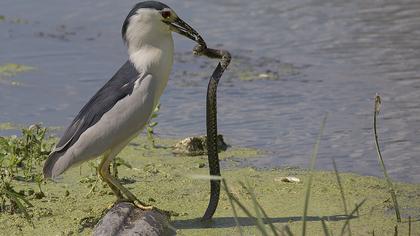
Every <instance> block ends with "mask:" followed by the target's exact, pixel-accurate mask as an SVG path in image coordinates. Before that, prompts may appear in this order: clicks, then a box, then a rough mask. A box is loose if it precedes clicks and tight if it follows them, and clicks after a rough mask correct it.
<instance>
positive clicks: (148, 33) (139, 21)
mask: <svg viewBox="0 0 420 236" xmlns="http://www.w3.org/2000/svg"><path fill="white" fill-rule="evenodd" d="M171 32H177V33H179V34H181V35H183V36H185V37H187V38H189V39H192V40H194V41H196V42H197V43H202V42H204V41H203V39H202V38H201V36H200V35H199V34H198V33H197V31H195V30H194V29H193V28H192V27H191V26H189V25H188V24H187V23H185V22H184V21H183V20H181V19H180V18H179V17H178V16H177V14H176V13H175V11H174V10H172V9H171V8H170V7H168V6H167V5H165V4H163V3H161V2H157V1H145V2H139V3H137V4H136V5H135V6H134V7H133V9H131V11H130V13H129V14H128V16H127V18H126V19H125V21H124V24H123V27H122V30H121V33H122V37H123V40H124V42H125V43H126V44H127V45H128V46H130V45H141V44H144V43H148V44H150V43H151V44H153V43H158V42H159V41H160V40H161V39H163V38H165V37H171Z"/></svg>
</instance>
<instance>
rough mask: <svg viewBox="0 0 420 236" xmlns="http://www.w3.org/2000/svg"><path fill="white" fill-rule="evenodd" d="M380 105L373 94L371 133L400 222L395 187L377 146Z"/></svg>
mask: <svg viewBox="0 0 420 236" xmlns="http://www.w3.org/2000/svg"><path fill="white" fill-rule="evenodd" d="M380 105H381V97H380V96H379V95H376V96H375V108H374V111H373V133H374V137H375V146H376V152H377V154H378V159H379V164H380V165H381V167H382V171H383V172H384V176H385V179H386V182H387V184H388V188H389V193H390V194H391V198H392V202H393V204H394V209H395V215H396V217H397V221H398V222H401V214H400V208H399V206H398V201H397V195H396V194H395V189H394V187H393V185H392V182H391V178H389V176H388V172H387V170H386V167H385V162H384V159H383V157H382V153H381V149H380V148H379V141H378V132H377V130H376V126H377V121H376V116H377V115H378V113H379V111H380Z"/></svg>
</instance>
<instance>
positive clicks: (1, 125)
mask: <svg viewBox="0 0 420 236" xmlns="http://www.w3.org/2000/svg"><path fill="white" fill-rule="evenodd" d="M19 128H20V126H19V125H17V124H14V123H11V122H4V123H0V130H18V129H19Z"/></svg>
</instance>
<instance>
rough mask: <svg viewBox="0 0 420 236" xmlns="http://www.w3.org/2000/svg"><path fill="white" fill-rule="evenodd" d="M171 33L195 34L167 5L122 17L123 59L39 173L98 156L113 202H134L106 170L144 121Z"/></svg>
mask: <svg viewBox="0 0 420 236" xmlns="http://www.w3.org/2000/svg"><path fill="white" fill-rule="evenodd" d="M172 31H174V32H177V33H180V34H182V35H184V36H186V37H188V38H190V39H192V40H194V41H196V42H201V41H202V39H201V37H200V35H199V34H198V33H197V32H196V31H195V30H194V29H193V28H191V27H190V26H189V25H188V24H186V23H185V22H184V21H182V20H181V19H180V18H178V16H177V15H176V13H175V12H174V11H173V10H172V9H171V8H169V7H168V6H167V5H165V4H163V3H160V2H156V1H146V2H140V3H138V4H137V5H135V6H134V8H133V9H132V10H131V11H130V13H129V14H128V16H127V18H126V19H125V21H124V24H123V27H122V37H123V40H124V42H125V43H126V45H127V47H128V54H129V59H128V61H127V62H126V63H125V64H124V65H123V66H122V67H121V68H120V69H119V70H118V71H117V73H116V74H115V75H114V76H113V77H112V78H111V80H109V81H108V82H107V83H106V84H105V85H104V86H103V87H102V88H101V89H100V90H99V91H98V92H97V93H96V94H95V95H94V96H93V97H92V98H91V99H90V100H89V102H88V103H87V104H86V105H85V106H84V107H83V108H82V110H81V111H80V112H79V114H78V115H77V116H76V118H75V119H74V120H73V122H72V123H71V124H70V126H69V127H68V128H67V130H66V131H65V132H64V134H63V136H62V137H61V139H60V141H59V142H58V143H57V145H56V147H55V148H54V150H53V151H52V152H51V154H50V156H49V157H48V160H47V161H46V162H45V165H44V170H43V172H44V176H45V177H46V178H52V179H54V178H55V177H57V176H59V175H60V174H62V173H63V172H64V171H66V170H67V169H69V168H70V167H72V166H75V165H77V164H80V163H82V162H85V161H88V160H91V159H94V158H96V157H99V156H101V155H103V158H102V161H101V163H100V165H99V173H100V175H101V176H102V178H103V180H104V181H105V182H106V183H107V184H108V185H109V186H110V188H111V189H112V191H113V192H114V193H115V195H116V196H117V198H118V199H119V200H122V199H127V200H129V201H132V202H137V203H138V204H137V205H138V206H139V207H140V208H143V209H150V207H148V206H146V205H144V204H143V203H142V202H140V201H139V200H138V199H137V198H136V197H135V196H134V195H133V194H132V193H131V192H130V191H128V190H127V189H126V188H124V187H123V186H122V185H121V183H119V182H118V180H117V179H115V178H114V177H113V176H112V175H111V174H110V172H109V165H110V162H111V161H112V160H113V159H114V158H115V156H116V155H117V154H118V153H119V152H120V151H121V150H122V149H123V148H124V147H125V146H126V145H127V144H128V143H129V142H130V140H131V139H133V138H134V137H136V136H137V135H138V134H139V132H140V131H141V130H142V128H143V127H144V126H145V125H146V124H147V122H148V121H149V118H150V116H151V114H152V112H153V110H154V108H155V106H156V105H157V103H158V101H159V98H160V96H161V95H162V92H163V90H164V89H165V87H166V84H167V81H168V77H169V74H170V72H171V69H172V64H173V54H174V46H173V39H172Z"/></svg>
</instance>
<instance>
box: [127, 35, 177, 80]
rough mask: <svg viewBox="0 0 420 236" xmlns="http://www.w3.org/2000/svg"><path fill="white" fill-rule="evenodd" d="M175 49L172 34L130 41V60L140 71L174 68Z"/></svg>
mask: <svg viewBox="0 0 420 236" xmlns="http://www.w3.org/2000/svg"><path fill="white" fill-rule="evenodd" d="M173 51H174V45H173V39H172V35H169V36H166V37H161V38H158V37H153V38H147V39H144V40H139V41H137V42H135V43H132V42H128V54H129V57H130V61H131V62H132V63H133V64H134V66H135V67H136V69H137V70H138V71H139V72H142V71H148V72H154V71H155V70H162V69H166V68H169V69H172V63H173Z"/></svg>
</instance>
